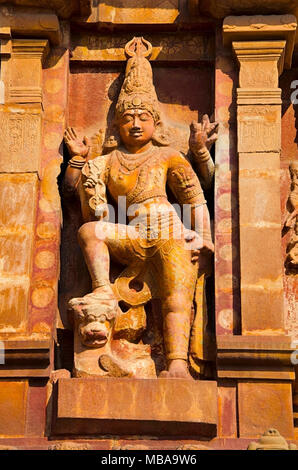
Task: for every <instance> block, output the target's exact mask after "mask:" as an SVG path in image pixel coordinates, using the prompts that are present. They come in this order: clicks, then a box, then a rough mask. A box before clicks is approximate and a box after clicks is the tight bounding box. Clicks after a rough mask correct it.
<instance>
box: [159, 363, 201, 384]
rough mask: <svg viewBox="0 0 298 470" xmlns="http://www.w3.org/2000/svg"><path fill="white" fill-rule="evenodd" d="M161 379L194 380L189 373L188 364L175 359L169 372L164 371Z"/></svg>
mask: <svg viewBox="0 0 298 470" xmlns="http://www.w3.org/2000/svg"><path fill="white" fill-rule="evenodd" d="M159 377H160V378H167V379H171V378H175V379H188V380H194V379H193V377H192V376H191V375H190V373H189V370H188V366H187V362H186V361H184V360H183V359H173V360H172V361H170V363H169V368H168V370H163V371H162V372H161V373H160V374H159Z"/></svg>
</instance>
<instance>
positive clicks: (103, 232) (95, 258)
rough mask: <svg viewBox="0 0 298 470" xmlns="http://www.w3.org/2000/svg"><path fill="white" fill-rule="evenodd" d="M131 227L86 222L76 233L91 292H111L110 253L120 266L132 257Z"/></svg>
mask: <svg viewBox="0 0 298 470" xmlns="http://www.w3.org/2000/svg"><path fill="white" fill-rule="evenodd" d="M133 230H134V229H133V227H127V226H126V225H120V224H117V225H116V224H112V223H108V222H88V223H87V224H84V225H82V227H81V228H80V229H79V232H78V239H79V244H80V246H81V249H82V252H83V254H84V258H85V261H86V264H87V267H88V270H89V274H90V276H91V280H92V290H93V292H103V291H104V290H108V289H110V290H111V287H110V278H109V274H110V253H111V254H112V255H113V256H114V257H115V258H116V259H117V261H118V262H120V263H122V264H128V263H129V261H130V259H131V258H132V256H133V253H132V249H131V246H130V241H129V238H128V231H133Z"/></svg>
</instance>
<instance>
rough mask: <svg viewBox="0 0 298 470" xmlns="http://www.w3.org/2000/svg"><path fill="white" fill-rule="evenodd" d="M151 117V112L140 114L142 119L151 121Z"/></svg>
mask: <svg viewBox="0 0 298 470" xmlns="http://www.w3.org/2000/svg"><path fill="white" fill-rule="evenodd" d="M149 119H150V116H149V114H147V113H142V114H141V115H140V120H141V121H149Z"/></svg>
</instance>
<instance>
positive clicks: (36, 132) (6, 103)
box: [0, 0, 298, 450]
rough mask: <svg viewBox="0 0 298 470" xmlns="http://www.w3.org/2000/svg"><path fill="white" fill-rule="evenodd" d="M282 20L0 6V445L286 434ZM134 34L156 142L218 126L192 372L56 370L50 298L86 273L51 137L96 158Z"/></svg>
mask: <svg viewBox="0 0 298 470" xmlns="http://www.w3.org/2000/svg"><path fill="white" fill-rule="evenodd" d="M231 15H232V16H231ZM249 15H250V16H249ZM293 15H294V16H293ZM295 15H296V16H297V15H298V8H297V5H296V2H292V1H289V0H278V1H273V0H272V1H266V2H264V1H261V0H249V1H247V2H239V1H235V0H225V1H207V0H206V1H205V0H200V1H197V0H180V1H178V0H165V1H158V2H154V1H152V0H139V1H135V0H126V1H120V0H109V1H97V2H92V1H90V0H83V1H79V0H71V1H66V0H47V1H44V0H43V1H37V0H21V1H19V0H18V1H17V0H11V1H8V2H7V1H2V0H1V1H0V62H1V64H0V65H1V66H0V129H1V132H0V134H1V135H0V144H1V145H0V274H1V275H0V298H1V303H0V341H1V343H0V345H1V347H2V344H4V349H5V354H4V364H2V362H3V361H2V360H0V449H5V448H19V449H48V448H53V449H81V450H84V449H98V450H99V449H105V450H107V449H118V450H119V449H127V450H129V449H143V450H146V449H173V450H175V449H178V448H179V449H187V448H188V449H202V448H206V447H207V448H211V449H246V448H247V447H248V444H249V443H250V442H251V441H252V440H254V441H258V439H259V438H260V437H261V436H262V435H263V434H264V432H265V431H267V430H268V429H269V428H275V429H277V431H278V432H279V433H280V434H281V435H282V436H283V437H284V438H286V439H287V441H288V443H294V442H296V443H297V442H298V441H297V439H298V432H297V430H298V428H297V426H298V415H297V413H298V398H297V397H298V385H297V375H296V380H295V370H294V367H293V364H292V363H291V353H292V351H293V348H294V347H293V345H294V342H295V341H297V342H298V320H297V291H298V289H297V272H298V271H297V270H295V269H292V268H291V269H289V268H288V267H287V266H286V265H285V260H286V257H287V254H288V249H289V244H290V243H291V241H292V240H293V239H294V238H293V237H294V228H293V227H292V228H285V227H284V222H285V220H286V219H287V218H288V217H289V214H290V213H291V210H292V208H291V206H290V204H289V196H290V193H291V191H293V188H291V181H292V180H291V175H290V171H289V166H290V165H291V164H292V163H293V162H295V161H297V156H298V152H297V143H298V137H297V131H298V104H297V101H298V100H297V94H295V93H294V92H295V90H297V89H298V87H297V84H295V82H296V81H297V77H298V73H297V68H298V40H297V35H296V18H295ZM134 36H136V37H140V36H142V37H144V38H145V39H146V40H147V41H149V42H150V43H151V44H152V52H151V56H150V64H151V66H152V70H153V82H154V86H155V89H156V93H157V96H158V100H159V105H160V110H161V115H162V120H163V122H164V125H165V131H166V136H167V138H168V139H169V141H170V145H171V147H173V148H174V149H175V150H178V151H181V152H183V153H184V154H187V153H188V152H189V144H188V138H189V132H190V131H189V124H190V123H191V121H193V120H194V121H195V122H199V121H200V120H201V118H202V116H203V115H204V114H207V115H209V116H210V118H211V121H214V120H215V121H217V122H219V130H218V139H217V142H216V145H215V146H214V147H213V148H212V149H211V156H212V158H213V160H214V163H215V176H214V180H212V184H211V188H209V189H208V190H206V189H204V191H205V197H206V198H207V202H208V209H209V213H210V218H211V224H212V231H213V240H214V243H215V254H214V266H213V267H214V269H213V272H212V275H211V277H210V278H209V279H208V280H207V287H206V289H205V292H206V297H207V299H206V301H207V306H208V309H207V311H208V314H207V313H206V312H205V317H203V316H202V322H201V323H202V325H203V326H202V325H201V324H200V326H199V328H201V330H200V334H201V336H200V337H201V338H202V344H201V345H200V348H201V349H202V351H203V350H204V354H202V356H203V361H202V362H200V361H199V363H198V364H199V366H198V369H197V371H196V372H195V373H194V372H193V371H192V373H193V376H194V377H195V380H191V381H188V380H182V379H176V380H175V379H167V378H162V379H153V378H150V379H139V380H138V379H135V378H133V379H131V378H128V377H125V378H119V377H116V378H109V379H107V378H98V377H92V378H90V377H80V378H74V377H73V365H74V345H73V331H72V329H73V322H72V318H71V316H69V314H68V312H67V308H68V307H67V305H68V301H69V300H70V299H72V298H73V297H78V296H83V295H85V294H86V293H88V292H90V290H91V283H90V277H89V274H88V270H87V268H86V265H85V262H84V259H83V256H82V253H81V251H80V248H79V245H78V243H77V231H78V229H79V227H80V225H82V222H83V218H82V215H81V207H80V201H79V199H78V198H77V197H76V196H73V194H70V193H67V192H66V193H65V191H64V190H63V178H64V174H65V170H66V167H67V162H68V160H69V158H70V155H69V151H68V149H67V146H66V145H65V143H64V142H63V135H64V131H65V129H66V127H68V126H70V127H73V128H75V129H76V130H77V132H78V134H79V136H80V137H81V138H83V137H84V136H87V137H89V138H90V139H91V150H90V155H91V156H92V158H93V157H95V156H97V155H100V154H101V152H102V148H103V144H104V141H105V139H106V138H107V137H109V135H110V134H112V133H113V129H112V125H113V119H114V113H115V106H116V102H117V99H118V96H119V92H120V89H121V86H122V84H123V79H124V72H125V64H126V60H127V57H126V55H125V49H124V48H125V44H126V43H127V42H128V41H130V40H131V39H132V38H133V37H134ZM280 90H281V91H280ZM295 98H296V101H295ZM196 171H197V170H196ZM296 227H297V221H296ZM113 269H114V268H113ZM117 269H118V268H117V266H115V273H116V274H114V273H113V272H112V274H111V275H112V276H114V277H115V278H116V275H118V272H119V271H117ZM199 292H201V294H202V292H203V291H199ZM201 297H202V295H201ZM198 299H199V294H197V297H196V300H197V308H198V306H200V302H201V304H202V305H201V307H200V308H202V309H203V304H204V305H205V298H203V297H202V299H200V301H199V300H198ZM152 305H153V306H152V311H150V310H149V309H148V310H147V315H148V325H149V326H148V325H147V326H148V328H149V329H150V328H151V325H152V318H153V317H151V316H150V315H153V316H154V315H156V312H157V314H159V313H160V305H159V304H158V302H156V304H154V303H153V304H152ZM150 312H151V313H150ZM127 315H128V314H127ZM206 315H207V317H206ZM142 328H143V327H142ZM207 337H208V341H209V339H210V338H211V339H212V341H211V343H210V344H211V346H210V344H209V342H208V345H209V346H208V347H209V349H208V353H206V351H205V349H204V348H205V343H206V338H207ZM147 338H148V337H147ZM149 339H150V337H149ZM149 342H150V341H149ZM75 347H76V346H75ZM210 348H211V349H210ZM149 349H150V348H149ZM294 349H295V348H294ZM1 353H2V350H0V359H2V355H1ZM205 354H206V357H205ZM91 356H92V354H91ZM91 356H90V357H91ZM88 357H89V356H88V354H87V355H86V358H87V362H88ZM92 357H93V356H92ZM292 357H293V356H292ZM200 359H201V358H200ZM96 366H97V364H96ZM198 371H199V372H198ZM296 374H297V366H296ZM200 379H204V380H200ZM109 380H110V382H108V381H109ZM179 380H180V382H179ZM86 403H89V405H86ZM107 429H108V432H107ZM107 434H112V437H110V438H107V437H106V435H107ZM295 438H296V441H295Z"/></svg>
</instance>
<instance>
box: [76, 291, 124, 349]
mask: <svg viewBox="0 0 298 470" xmlns="http://www.w3.org/2000/svg"><path fill="white" fill-rule="evenodd" d="M116 311H117V303H116V302H114V301H113V302H111V300H101V302H100V303H97V304H91V305H90V304H89V305H88V304H85V305H84V304H79V305H76V306H75V307H74V306H73V312H74V319H75V324H76V329H77V332H78V335H79V338H80V340H81V342H82V344H84V345H85V346H87V347H88V348H100V347H103V346H104V345H105V344H106V343H107V341H108V340H109V339H110V337H111V332H112V329H113V325H114V322H115V318H116Z"/></svg>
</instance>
